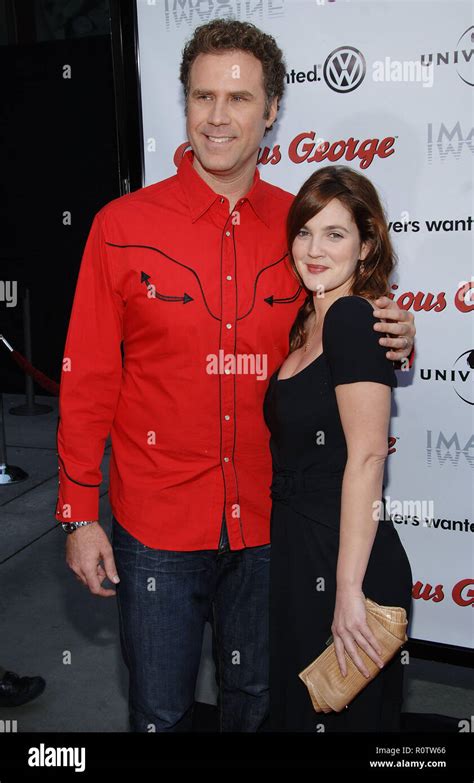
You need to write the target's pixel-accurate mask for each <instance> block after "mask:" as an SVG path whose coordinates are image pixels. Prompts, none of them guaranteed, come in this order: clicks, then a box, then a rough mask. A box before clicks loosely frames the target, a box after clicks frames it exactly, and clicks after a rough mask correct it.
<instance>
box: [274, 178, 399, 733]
mask: <svg viewBox="0 0 474 783" xmlns="http://www.w3.org/2000/svg"><path fill="white" fill-rule="evenodd" d="M287 235H288V247H289V249H290V252H289V256H290V262H291V265H292V268H293V270H294V272H295V274H296V276H297V277H298V279H299V280H300V282H301V283H302V284H303V285H304V286H305V288H306V290H307V291H308V297H307V299H306V301H305V303H304V304H303V306H302V308H301V309H300V312H299V313H298V316H297V318H296V320H295V323H294V325H293V327H292V330H291V333H290V353H289V355H288V357H287V358H286V359H285V361H284V362H283V364H282V365H281V366H280V367H279V368H278V370H277V371H276V372H275V373H274V374H273V376H272V377H271V379H270V382H269V387H268V390H267V394H266V397H265V403H264V414H265V419H266V422H267V426H268V428H269V430H270V433H271V439H270V448H271V452H272V458H273V481H272V485H271V495H272V499H273V506H272V519H271V544H272V546H271V549H272V553H271V582H270V726H269V728H270V730H273V731H311V732H315V731H316V732H317V731H331V732H333V731H350V732H352V731H399V730H400V710H401V700H402V678H403V665H402V661H401V656H400V654H398V655H396V656H395V658H394V659H392V661H391V662H390V663H388V664H387V665H386V666H385V667H383V668H381V671H380V673H379V674H378V675H377V676H376V677H375V679H374V680H373V681H372V682H370V683H369V684H368V685H367V686H366V687H365V688H364V690H363V691H362V692H361V693H360V694H359V695H358V696H357V697H356V698H355V699H354V700H353V701H352V702H351V704H350V705H349V706H348V707H347V708H346V709H345V710H343V711H342V712H341V713H329V714H326V715H325V714H322V713H316V712H315V711H314V709H313V706H312V703H311V699H310V696H309V693H308V691H307V689H306V686H305V685H304V683H303V682H302V681H301V680H300V678H299V677H298V673H299V672H300V671H302V669H304V668H305V667H306V666H307V665H308V664H309V663H311V661H313V660H314V659H315V658H316V657H317V656H318V655H319V654H320V653H321V652H323V650H324V649H325V644H326V642H327V640H328V637H330V636H331V634H332V635H333V637H334V642H335V648H336V654H337V657H338V661H339V665H340V668H341V671H342V673H343V674H344V673H345V654H347V655H348V656H350V657H351V658H352V660H353V661H354V663H355V664H356V666H358V668H360V669H361V671H363V672H364V673H365V669H364V665H363V663H362V661H361V659H360V656H359V655H358V653H357V646H356V643H357V645H359V646H360V647H361V648H363V649H364V650H365V651H366V652H367V654H368V655H369V656H370V657H371V658H372V659H373V660H375V661H376V662H377V663H379V665H380V663H381V660H380V658H379V655H378V653H379V652H380V651H379V649H378V646H377V641H376V639H375V638H374V637H373V635H372V633H371V631H370V629H369V627H368V625H367V622H366V615H365V607H364V596H365V597H368V598H371V599H373V600H374V601H376V602H377V603H380V604H384V605H392V606H402V607H404V608H405V609H406V611H407V614H408V616H409V615H410V605H411V590H412V574H411V569H410V564H409V561H408V558H407V555H406V553H405V550H404V548H403V546H402V543H401V541H400V539H399V536H398V533H397V531H396V529H395V528H394V525H393V523H392V521H391V520H385V519H383V518H380V521H379V515H380V517H384V514H383V512H382V513H380V510H381V503H382V486H383V473H384V463H385V459H386V456H387V450H388V426H389V420H390V406H391V391H392V387H394V386H396V385H397V380H396V376H395V372H394V369H393V365H392V363H391V362H390V361H389V360H388V359H387V358H386V354H385V350H384V348H383V347H381V346H380V344H379V342H378V339H379V336H380V335H378V334H377V332H376V331H374V329H373V320H374V319H373V315H372V309H373V305H372V301H373V300H374V299H377V298H378V297H379V296H382V295H384V294H386V292H387V291H388V290H389V284H388V279H389V275H390V273H391V271H392V268H393V263H394V252H393V249H392V247H391V243H390V239H389V236H388V230H387V223H386V218H385V215H384V212H383V208H382V206H381V204H380V200H379V198H378V195H377V192H376V190H375V188H374V187H373V185H372V184H371V183H370V181H369V180H368V179H367V178H366V177H364V176H363V175H361V174H358V173H357V172H355V171H353V170H352V169H350V168H349V167H347V166H327V167H325V168H322V169H320V170H318V171H317V172H316V173H315V174H313V175H312V176H311V177H310V178H309V179H308V180H307V182H306V183H305V184H304V185H303V187H302V188H301V190H300V192H299V193H298V195H297V196H296V198H295V201H294V202H293V204H292V207H291V209H290V212H289V215H288V224H287ZM375 315H378V314H377V313H375ZM380 315H383V314H382V313H380ZM354 346H357V349H356V348H355V347H354Z"/></svg>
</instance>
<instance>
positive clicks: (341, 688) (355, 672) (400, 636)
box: [298, 598, 408, 712]
mask: <svg viewBox="0 0 474 783" xmlns="http://www.w3.org/2000/svg"><path fill="white" fill-rule="evenodd" d="M365 602H366V612H367V625H368V626H369V628H370V630H371V631H372V633H373V634H374V636H375V638H376V639H377V641H378V643H379V644H380V647H381V650H382V654H381V656H380V657H381V658H382V660H383V662H384V664H386V663H388V661H390V660H391V659H392V658H393V657H394V655H395V653H396V652H397V650H399V649H400V647H402V645H403V644H404V643H405V642H406V641H407V638H408V637H407V635H406V629H407V615H406V611H405V609H403V608H402V607H400V606H380V605H379V604H377V603H375V601H371V600H370V598H366V599H365ZM358 652H359V655H360V657H361V658H362V660H363V662H364V664H365V665H366V667H367V670H368V671H369V673H370V677H368V678H367V677H364V675H363V674H362V672H360V671H359V669H358V668H357V666H356V665H355V664H354V662H353V660H352V658H350V657H349V655H348V654H347V652H346V653H345V657H346V661H347V674H346V676H345V677H343V676H342V674H341V670H340V669H339V663H338V661H337V658H336V652H335V649H334V642H332V644H331V645H330V646H329V647H328V648H327V650H324V652H322V653H321V655H319V656H318V657H317V658H316V660H314V661H313V662H312V663H310V664H309V666H307V667H306V669H303V671H302V672H300V673H299V675H298V677H300V679H301V680H303V682H304V684H305V685H306V687H307V688H308V691H309V695H310V696H311V701H312V702H313V707H314V709H315V710H316V712H341V710H343V709H344V707H346V706H347V705H348V704H349V703H350V702H351V701H352V700H353V699H354V698H355V697H356V696H357V694H358V693H360V691H361V690H363V688H365V686H366V685H368V684H369V682H371V681H372V680H373V679H374V677H376V675H377V674H378V673H379V672H381V671H383V669H379V667H378V666H377V664H376V663H375V661H373V660H372V658H369V656H368V655H367V653H366V652H365V650H362V649H361V648H360V647H359V646H358Z"/></svg>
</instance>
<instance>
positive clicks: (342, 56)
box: [323, 46, 366, 92]
mask: <svg viewBox="0 0 474 783" xmlns="http://www.w3.org/2000/svg"><path fill="white" fill-rule="evenodd" d="M365 71H366V64H365V57H364V55H363V54H362V52H359V50H358V49H354V47H353V46H339V47H338V48H337V49H334V51H333V52H331V54H330V55H328V57H327V59H326V62H325V63H324V67H323V76H324V80H325V82H326V84H327V85H328V87H330V88H331V90H334V91H335V92H352V90H355V89H356V88H357V87H358V86H359V84H361V82H362V81H363V79H364V76H365Z"/></svg>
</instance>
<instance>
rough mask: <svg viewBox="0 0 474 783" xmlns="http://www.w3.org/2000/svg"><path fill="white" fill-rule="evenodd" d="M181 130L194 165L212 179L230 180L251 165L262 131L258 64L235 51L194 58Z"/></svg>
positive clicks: (264, 125)
mask: <svg viewBox="0 0 474 783" xmlns="http://www.w3.org/2000/svg"><path fill="white" fill-rule="evenodd" d="M189 81H190V84H189V94H188V107H187V109H188V111H187V121H186V130H187V134H188V139H189V141H190V142H191V145H192V148H193V150H194V155H195V159H197V163H198V164H200V165H201V166H202V168H203V169H206V171H209V172H211V173H215V174H217V175H219V174H226V175H230V176H234V175H237V174H239V173H240V172H241V171H242V170H244V169H245V167H247V166H249V165H252V166H254V165H255V163H256V155H257V152H258V149H259V146H260V142H261V140H262V137H263V134H264V132H265V128H268V127H270V125H272V123H273V122H274V120H275V117H276V113H277V99H276V98H275V99H274V101H273V102H272V104H271V109H270V113H269V117H268V119H264V116H263V115H264V111H265V91H264V88H263V71H262V64H261V62H260V60H257V58H256V57H254V56H253V55H252V54H249V53H248V52H243V51H240V50H235V51H230V52H223V53H222V54H199V55H198V56H197V57H196V59H195V61H194V62H193V64H192V66H191V72H190V80H189Z"/></svg>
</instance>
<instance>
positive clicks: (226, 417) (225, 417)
mask: <svg viewBox="0 0 474 783" xmlns="http://www.w3.org/2000/svg"><path fill="white" fill-rule="evenodd" d="M224 419H225V420H226V421H229V419H230V416H229V415H228V414H227V413H226V415H225V416H224Z"/></svg>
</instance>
